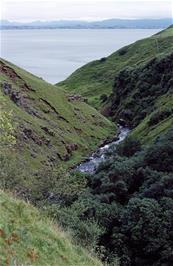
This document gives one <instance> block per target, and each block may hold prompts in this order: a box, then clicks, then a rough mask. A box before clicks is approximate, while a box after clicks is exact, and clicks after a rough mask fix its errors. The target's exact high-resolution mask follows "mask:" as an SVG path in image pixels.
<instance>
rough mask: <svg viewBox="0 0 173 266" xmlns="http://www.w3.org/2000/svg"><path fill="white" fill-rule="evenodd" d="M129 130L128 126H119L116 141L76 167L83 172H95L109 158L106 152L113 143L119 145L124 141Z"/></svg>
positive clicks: (101, 148)
mask: <svg viewBox="0 0 173 266" xmlns="http://www.w3.org/2000/svg"><path fill="white" fill-rule="evenodd" d="M129 132H130V129H129V128H128V127H122V126H119V134H118V139H117V140H116V141H112V142H110V143H108V144H106V145H104V146H102V147H100V148H99V149H98V150H97V151H96V152H94V153H93V154H92V155H91V156H90V157H89V158H88V159H87V160H86V161H85V162H83V163H81V164H79V165H78V166H77V168H76V169H77V170H78V171H80V172H81V173H90V174H94V172H95V170H96V169H97V167H98V166H99V164H100V163H101V162H104V161H105V160H106V159H108V157H107V156H106V153H107V151H108V150H109V148H110V147H111V146H113V145H114V146H115V145H118V144H119V143H120V142H122V141H123V140H124V139H125V138H126V137H127V135H128V134H129Z"/></svg>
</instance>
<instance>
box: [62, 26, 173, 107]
mask: <svg viewBox="0 0 173 266" xmlns="http://www.w3.org/2000/svg"><path fill="white" fill-rule="evenodd" d="M172 49H173V28H172V27H169V28H168V29H166V30H164V31H161V32H160V33H158V34H156V35H153V36H152V37H150V38H146V39H143V40H140V41H137V42H135V43H133V44H131V45H128V46H126V47H124V48H122V49H120V50H119V51H117V52H115V53H113V54H112V55H110V56H109V57H107V58H102V59H100V60H97V61H93V62H91V63H89V64H87V65H85V66H83V67H82V68H80V69H78V70H77V71H75V72H74V73H73V74H72V75H71V76H70V77H69V78H67V79H66V80H65V81H63V82H61V83H59V84H57V86H58V87H59V88H64V89H65V90H66V91H67V92H68V93H79V94H81V95H82V96H84V97H87V98H88V100H89V104H91V105H93V106H95V107H100V104H101V101H100V96H101V95H103V94H106V95H110V93H111V90H112V85H113V82H114V78H115V75H116V74H117V73H118V72H119V71H120V70H122V69H123V68H124V67H127V66H135V65H140V64H141V63H144V62H147V61H149V60H151V59H152V58H154V57H155V56H156V55H162V54H164V53H167V52H170V51H172ZM103 99H104V98H103Z"/></svg>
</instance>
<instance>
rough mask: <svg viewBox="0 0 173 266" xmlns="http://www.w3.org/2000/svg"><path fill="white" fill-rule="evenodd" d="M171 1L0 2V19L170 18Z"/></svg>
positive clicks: (2, 0)
mask: <svg viewBox="0 0 173 266" xmlns="http://www.w3.org/2000/svg"><path fill="white" fill-rule="evenodd" d="M172 4H173V1H171V0H160V1H157V0H145V1H144V0H136V1H133V0H0V5H1V6H0V7H1V19H8V20H15V21H32V20H60V19H78V20H79V19H81V20H100V19H108V18H163V17H172Z"/></svg>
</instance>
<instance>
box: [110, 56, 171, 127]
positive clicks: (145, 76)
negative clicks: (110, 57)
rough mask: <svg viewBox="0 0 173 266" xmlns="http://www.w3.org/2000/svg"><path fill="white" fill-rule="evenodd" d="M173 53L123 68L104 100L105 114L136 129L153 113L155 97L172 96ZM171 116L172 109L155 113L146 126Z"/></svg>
mask: <svg viewBox="0 0 173 266" xmlns="http://www.w3.org/2000/svg"><path fill="white" fill-rule="evenodd" d="M172 68H173V53H171V54H168V55H163V56H162V57H159V58H154V59H152V60H150V61H149V62H148V63H146V64H144V65H140V66H134V67H127V68H125V69H123V70H122V71H120V72H119V73H118V74H117V76H116V77H115V81H114V85H113V92H112V94H111V96H110V97H109V99H108V102H109V106H111V107H109V114H110V115H111V116H112V117H113V119H115V120H117V121H118V120H119V119H124V120H125V121H126V124H129V125H131V126H136V125H138V124H139V123H140V121H142V120H143V119H144V118H145V117H146V116H147V115H149V114H150V113H151V112H153V111H155V108H154V104H155V103H156V100H157V99H158V97H159V96H162V95H164V94H170V95H171V94H172V88H173V86H172V84H173V83H172ZM170 115H172V109H171V108H170V109H169V110H168V109H167V110H165V111H158V112H157V113H155V114H154V115H153V117H151V119H150V121H149V124H150V125H154V124H155V123H157V122H159V121H161V120H163V119H165V118H167V117H168V116H170Z"/></svg>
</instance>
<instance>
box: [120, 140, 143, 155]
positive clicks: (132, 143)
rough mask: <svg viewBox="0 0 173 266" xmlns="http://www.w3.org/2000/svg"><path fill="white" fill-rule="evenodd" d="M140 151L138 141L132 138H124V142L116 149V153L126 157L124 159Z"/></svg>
mask: <svg viewBox="0 0 173 266" xmlns="http://www.w3.org/2000/svg"><path fill="white" fill-rule="evenodd" d="M140 150H141V144H140V141H139V140H137V139H134V138H132V137H128V138H126V139H125V141H124V142H123V143H121V144H120V145H118V147H117V153H118V154H119V155H120V156H126V157H131V156H133V155H134V154H135V153H136V152H137V151H140Z"/></svg>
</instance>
